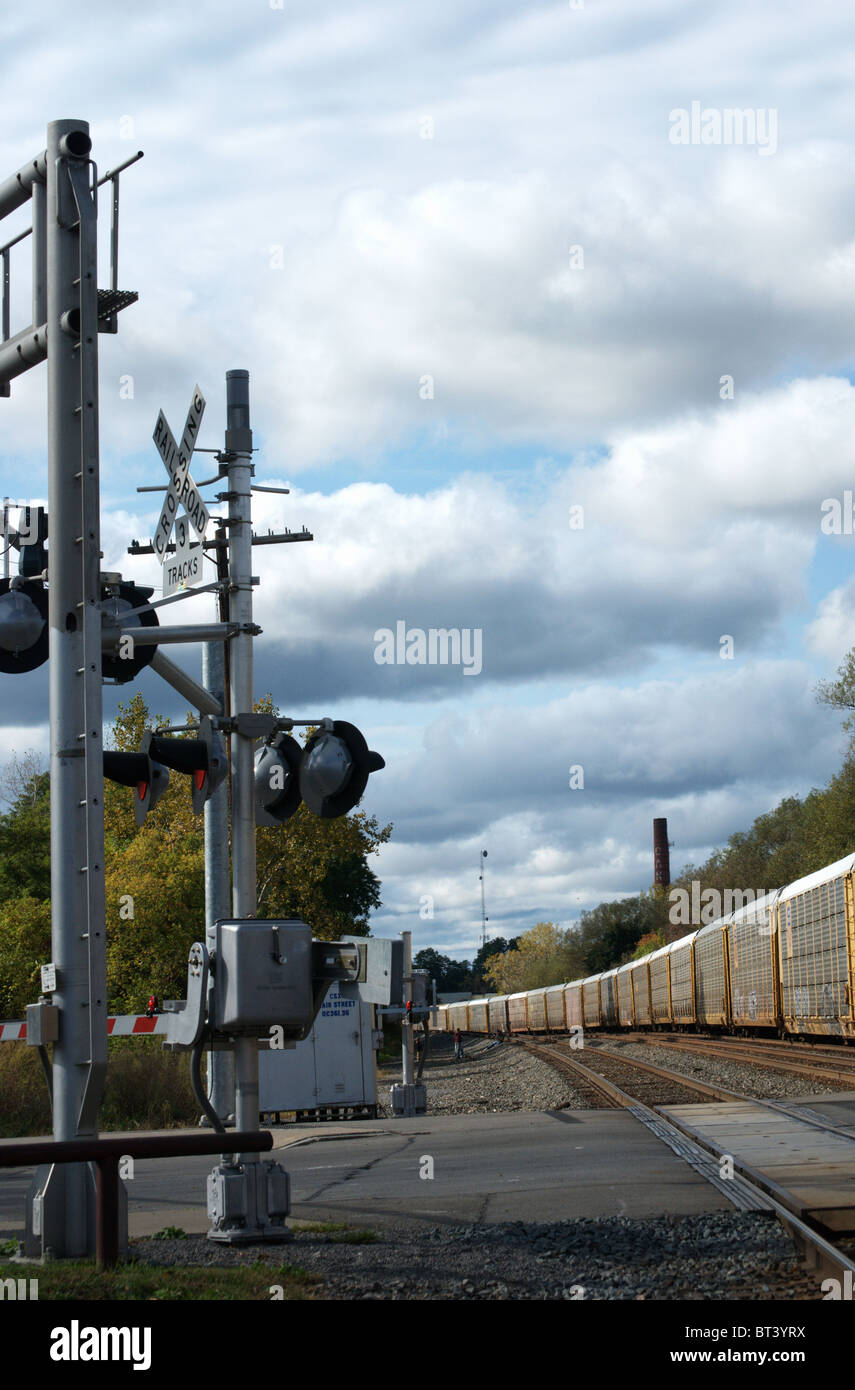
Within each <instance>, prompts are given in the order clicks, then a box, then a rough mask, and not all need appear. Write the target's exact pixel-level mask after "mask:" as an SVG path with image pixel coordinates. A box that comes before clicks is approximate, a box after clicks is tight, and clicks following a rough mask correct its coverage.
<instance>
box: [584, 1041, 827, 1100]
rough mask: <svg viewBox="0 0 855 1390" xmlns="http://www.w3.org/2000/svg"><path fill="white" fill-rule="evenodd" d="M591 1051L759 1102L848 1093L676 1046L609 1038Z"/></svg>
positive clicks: (748, 1064)
mask: <svg viewBox="0 0 855 1390" xmlns="http://www.w3.org/2000/svg"><path fill="white" fill-rule="evenodd" d="M587 1045H588V1046H589V1047H590V1048H591V1049H592V1050H594V1049H596V1050H597V1051H603V1052H610V1053H613V1054H614V1056H615V1057H637V1058H638V1060H639V1061H640V1062H652V1063H653V1065H654V1066H657V1067H668V1068H670V1070H671V1071H679V1072H682V1073H683V1075H684V1076H691V1077H694V1078H696V1079H697V1080H698V1081H709V1082H710V1084H711V1085H719V1086H727V1087H729V1088H730V1089H731V1090H732V1091H739V1092H740V1093H741V1094H742V1095H746V1096H756V1097H757V1098H758V1099H759V1100H794V1099H796V1098H798V1097H800V1096H823V1095H827V1096H834V1095H837V1094H838V1093H839V1092H840V1091H841V1090H850V1089H851V1087H849V1086H846V1085H840V1086H837V1085H834V1084H833V1083H831V1082H828V1081H822V1080H817V1081H812V1080H811V1079H810V1077H806V1076H798V1075H792V1074H790V1073H787V1072H783V1071H772V1070H770V1069H768V1068H766V1067H758V1066H756V1065H755V1064H754V1063H753V1062H731V1061H722V1060H720V1059H719V1058H715V1057H702V1056H698V1055H697V1054H695V1053H689V1052H681V1051H679V1049H678V1048H676V1047H673V1048H672V1047H657V1046H656V1044H655V1043H633V1042H627V1041H625V1040H624V1039H622V1038H616V1037H610V1038H609V1039H608V1040H603V1041H602V1042H601V1041H600V1040H599V1039H596V1040H591V1042H589V1043H588V1044H587Z"/></svg>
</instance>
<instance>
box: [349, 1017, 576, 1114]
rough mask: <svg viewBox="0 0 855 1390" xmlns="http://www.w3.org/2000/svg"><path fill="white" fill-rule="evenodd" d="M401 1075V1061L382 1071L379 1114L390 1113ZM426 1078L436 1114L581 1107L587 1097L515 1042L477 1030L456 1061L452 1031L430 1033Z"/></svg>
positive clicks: (379, 1086)
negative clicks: (483, 1035) (487, 1036)
mask: <svg viewBox="0 0 855 1390" xmlns="http://www.w3.org/2000/svg"><path fill="white" fill-rule="evenodd" d="M400 1079H401V1069H400V1067H399V1066H384V1067H382V1068H381V1069H380V1071H379V1075H378V1087H377V1097H378V1101H379V1105H378V1114H379V1115H381V1116H388V1115H391V1113H392V1112H391V1108H390V1106H389V1104H388V1100H389V1087H390V1086H391V1085H392V1084H393V1083H394V1082H395V1081H400ZM422 1080H423V1081H424V1082H425V1083H426V1085H427V1088H428V1109H429V1111H430V1113H431V1114H432V1115H484V1114H490V1113H493V1114H498V1113H500V1112H502V1113H506V1112H508V1111H515V1110H535V1111H543V1110H580V1109H585V1108H586V1105H587V1102H586V1100H585V1098H584V1097H583V1095H582V1094H581V1092H580V1091H578V1090H577V1089H576V1088H575V1087H574V1086H573V1085H572V1083H570V1082H568V1081H566V1080H565V1079H564V1077H563V1076H561V1075H559V1073H558V1072H556V1071H555V1070H554V1069H553V1068H552V1067H550V1066H548V1065H546V1064H545V1063H544V1062H542V1061H539V1060H538V1059H537V1058H536V1057H532V1056H531V1054H530V1053H528V1052H526V1051H525V1049H524V1048H522V1047H519V1046H518V1045H517V1044H515V1043H511V1042H503V1043H495V1042H491V1041H489V1040H487V1039H484V1038H479V1037H477V1036H475V1035H471V1036H469V1037H468V1038H467V1039H466V1041H465V1043H464V1060H463V1061H462V1062H458V1061H455V1058H454V1051H453V1044H452V1039H451V1037H450V1036H449V1035H448V1034H441V1033H437V1034H434V1035H432V1037H431V1041H430V1049H429V1052H428V1056H427V1059H426V1061H425V1068H424V1074H423V1076H422Z"/></svg>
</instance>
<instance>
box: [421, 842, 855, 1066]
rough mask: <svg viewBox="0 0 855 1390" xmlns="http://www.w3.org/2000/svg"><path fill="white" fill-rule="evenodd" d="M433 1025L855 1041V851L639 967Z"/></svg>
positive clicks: (451, 1011)
mask: <svg viewBox="0 0 855 1390" xmlns="http://www.w3.org/2000/svg"><path fill="white" fill-rule="evenodd" d="M741 896H742V897H745V896H747V895H745V894H743V895H741ZM432 1026H433V1027H435V1028H438V1029H440V1030H441V1031H445V1032H454V1031H455V1030H456V1029H458V1028H459V1029H460V1031H461V1032H466V1033H490V1034H495V1035H499V1034H502V1035H504V1034H508V1033H562V1032H566V1033H579V1032H580V1031H581V1032H585V1031H587V1030H588V1029H597V1028H602V1029H610V1030H614V1031H617V1030H620V1029H628V1028H632V1029H634V1030H635V1029H642V1028H649V1029H652V1030H664V1029H667V1030H669V1031H678V1030H681V1029H683V1030H686V1031H695V1032H700V1031H703V1032H722V1033H734V1034H741V1035H745V1036H750V1035H755V1036H758V1035H760V1034H766V1035H771V1034H773V1033H774V1034H777V1036H779V1037H782V1038H783V1037H792V1038H802V1039H805V1040H808V1039H811V1038H815V1037H818V1036H821V1037H825V1038H832V1039H837V1040H839V1041H841V1042H844V1043H851V1042H853V1041H855V854H850V855H847V856H846V857H845V858H844V859H839V860H837V862H836V863H834V864H830V865H828V866H827V867H826V868H824V869H819V870H817V872H816V873H813V874H808V875H807V876H806V877H804V878H800V879H798V880H797V881H796V882H795V883H791V884H789V885H788V886H787V887H786V888H779V889H776V890H775V891H774V892H772V893H766V894H765V895H764V896H762V897H759V898H756V899H755V900H754V901H751V902H745V903H743V904H742V905H741V906H740V907H738V908H736V909H735V910H734V911H733V912H731V913H729V914H728V915H725V916H721V917H717V918H716V919H715V920H714V921H712V922H709V923H706V924H704V925H700V926H698V927H697V928H696V929H695V930H694V931H693V932H691V934H689V935H688V936H683V937H681V938H680V939H679V940H677V941H672V942H670V943H669V944H668V945H667V946H662V947H660V948H659V949H658V950H655V951H652V952H651V953H650V954H649V955H646V956H643V957H642V958H641V959H639V960H631V961H628V962H627V963H626V964H624V965H619V966H615V967H613V968H612V969H611V970H604V971H602V972H601V973H600V974H597V975H591V976H588V977H587V978H585V979H582V980H573V981H571V982H569V983H567V984H557V985H551V986H549V987H546V988H542V989H531V990H526V991H523V992H520V993H517V994H508V995H490V996H487V997H485V998H482V999H470V1000H467V1001H466V1002H465V1003H454V1004H445V1005H440V1006H438V1008H437V1010H436V1017H435V1018H434V1021H433V1024H432Z"/></svg>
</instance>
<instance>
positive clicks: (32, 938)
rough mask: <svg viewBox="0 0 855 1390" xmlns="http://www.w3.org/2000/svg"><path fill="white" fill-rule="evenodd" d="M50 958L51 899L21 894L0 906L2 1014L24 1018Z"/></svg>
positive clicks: (34, 997)
mask: <svg viewBox="0 0 855 1390" xmlns="http://www.w3.org/2000/svg"><path fill="white" fill-rule="evenodd" d="M49 960H50V903H48V902H44V901H39V900H38V899H36V898H29V897H22V898H19V899H17V901H14V902H6V903H3V904H2V906H0V1017H2V1018H23V1017H24V1010H25V1009H26V1007H27V1005H28V1004H32V1003H34V1002H35V1000H36V999H37V998H38V995H39V992H40V990H41V976H40V973H39V972H40V968H41V966H43V965H45V964H46V962H47V961H49Z"/></svg>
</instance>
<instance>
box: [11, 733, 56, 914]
mask: <svg viewBox="0 0 855 1390" xmlns="http://www.w3.org/2000/svg"><path fill="white" fill-rule="evenodd" d="M29 757H30V755H26V758H25V760H24V761H23V762H20V761H15V762H13V763H12V765H11V767H10V768H7V769H6V773H5V780H6V785H7V791H9V792H11V805H10V807H9V809H8V810H7V811H6V812H4V814H3V815H0V902H7V901H9V900H10V899H14V898H22V897H28V898H37V899H41V900H43V899H47V898H50V777H49V775H48V773H47V772H41V771H38V770H37V768H36V764H35V762H31V761H29Z"/></svg>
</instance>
